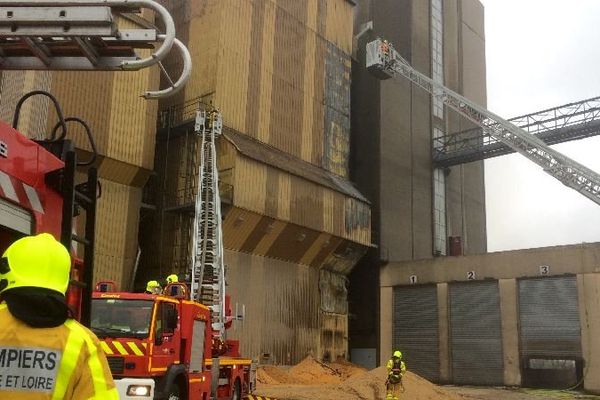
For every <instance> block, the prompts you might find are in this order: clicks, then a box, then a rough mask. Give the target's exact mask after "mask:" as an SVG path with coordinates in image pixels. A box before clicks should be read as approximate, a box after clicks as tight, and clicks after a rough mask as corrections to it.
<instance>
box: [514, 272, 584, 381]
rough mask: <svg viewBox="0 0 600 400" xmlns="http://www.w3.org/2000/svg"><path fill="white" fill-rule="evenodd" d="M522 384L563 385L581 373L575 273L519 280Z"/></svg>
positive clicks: (575, 378) (577, 377)
mask: <svg viewBox="0 0 600 400" xmlns="http://www.w3.org/2000/svg"><path fill="white" fill-rule="evenodd" d="M519 324H520V325H519V328H520V329H519V339H520V354H521V369H522V375H523V381H524V382H523V384H525V385H529V386H540V385H541V386H548V385H552V386H558V387H567V386H569V385H572V384H575V383H577V381H578V380H579V378H580V377H581V332H580V325H579V307H578V299H577V279H576V277H575V276H561V277H545V278H539V279H522V280H520V281H519Z"/></svg>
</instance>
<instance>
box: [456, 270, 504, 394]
mask: <svg viewBox="0 0 600 400" xmlns="http://www.w3.org/2000/svg"><path fill="white" fill-rule="evenodd" d="M449 289H450V346H451V354H452V357H451V360H452V382H453V383H455V384H459V385H465V384H472V385H502V384H503V382H504V362H503V354H502V322H501V317H500V292H499V289H498V282H497V281H492V282H463V283H451V284H450V285H449Z"/></svg>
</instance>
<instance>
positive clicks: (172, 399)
mask: <svg viewBox="0 0 600 400" xmlns="http://www.w3.org/2000/svg"><path fill="white" fill-rule="evenodd" d="M167 400H184V399H183V397H181V390H180V389H179V385H178V384H176V383H174V384H173V385H171V389H170V390H169V394H168V395H167Z"/></svg>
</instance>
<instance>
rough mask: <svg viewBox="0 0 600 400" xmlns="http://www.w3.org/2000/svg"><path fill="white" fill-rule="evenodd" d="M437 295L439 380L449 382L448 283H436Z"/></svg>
mask: <svg viewBox="0 0 600 400" xmlns="http://www.w3.org/2000/svg"><path fill="white" fill-rule="evenodd" d="M437 297H438V337H439V351H440V382H442V383H446V382H450V377H451V374H452V372H451V370H450V344H449V336H448V332H449V331H450V330H449V326H448V324H449V321H450V315H449V312H448V284H447V283H439V284H438V285H437Z"/></svg>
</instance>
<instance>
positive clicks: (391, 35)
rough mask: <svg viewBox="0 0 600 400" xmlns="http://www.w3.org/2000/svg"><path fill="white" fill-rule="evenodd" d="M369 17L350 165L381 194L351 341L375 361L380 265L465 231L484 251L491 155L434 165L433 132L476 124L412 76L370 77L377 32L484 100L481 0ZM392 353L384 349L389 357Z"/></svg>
mask: <svg viewBox="0 0 600 400" xmlns="http://www.w3.org/2000/svg"><path fill="white" fill-rule="evenodd" d="M442 16H443V17H442ZM369 21H371V22H372V26H373V29H372V32H367V33H365V34H364V35H362V36H361V37H359V38H358V43H357V46H358V53H357V59H356V62H355V64H354V65H353V76H352V78H353V87H352V88H353V91H352V122H353V125H352V127H353V134H352V146H353V150H354V151H353V158H352V164H351V165H352V168H351V170H352V179H353V180H354V181H355V182H356V183H357V186H358V188H359V190H360V191H361V192H362V193H364V194H365V196H366V197H367V198H368V199H369V200H371V201H372V204H373V226H374V238H375V239H374V242H375V243H376V245H377V248H376V249H373V250H372V251H370V252H369V254H368V255H367V257H365V258H364V259H363V260H362V261H361V264H360V265H359V266H358V267H357V268H356V269H355V271H354V272H353V274H352V276H351V280H350V302H351V306H350V309H351V310H352V312H353V314H354V315H353V318H354V319H352V320H351V321H352V325H351V327H352V328H351V331H350V335H351V340H350V341H351V345H352V347H353V348H354V352H355V354H358V353H362V354H364V355H365V356H366V355H367V354H370V355H368V357H369V358H370V359H371V360H373V362H374V361H375V358H376V357H375V356H374V355H373V352H374V351H375V349H376V348H378V347H379V346H378V343H377V342H378V339H377V337H378V335H377V331H378V327H377V313H375V312H373V308H374V306H375V305H376V304H378V293H377V289H376V288H377V287H378V286H379V285H378V278H379V276H378V272H379V266H380V265H386V264H388V263H396V262H406V261H411V260H421V259H429V258H432V257H434V256H442V255H445V254H446V251H447V247H448V246H447V237H448V236H452V237H459V238H461V240H462V246H463V249H464V252H465V253H466V254H477V253H484V252H485V251H486V236H485V195H484V183H483V179H484V176H483V162H482V161H479V162H474V163H470V164H465V165H461V166H457V167H454V168H451V169H450V170H445V171H444V170H434V169H433V168H432V138H433V137H434V135H441V134H443V133H444V132H455V131H460V130H463V129H466V128H467V127H469V125H466V124H465V122H464V121H461V119H460V118H458V117H457V116H456V115H455V114H453V113H451V112H448V111H445V110H444V107H443V105H442V106H441V108H440V105H439V104H433V103H432V98H431V96H430V95H429V94H428V93H426V92H425V91H423V90H420V89H418V88H413V87H411V84H410V83H409V82H408V81H398V80H388V81H379V80H377V79H376V78H374V77H373V76H371V75H370V74H369V72H367V71H366V69H365V67H364V62H365V61H364V60H365V55H364V48H365V44H366V42H367V41H368V40H371V39H373V38H374V37H375V36H380V37H383V38H386V39H388V40H389V41H390V42H391V43H394V44H395V46H396V48H397V49H398V51H399V52H400V53H401V54H402V55H403V56H404V57H405V58H406V59H407V60H408V61H409V62H411V63H412V65H413V66H414V67H415V68H417V69H418V70H420V71H422V72H424V73H425V74H427V75H429V76H431V73H432V71H436V74H435V75H434V76H435V77H436V78H437V79H439V80H440V81H443V82H445V85H447V86H448V87H450V88H451V89H454V90H455V91H457V92H460V93H463V94H464V95H465V96H467V97H468V98H471V99H473V100H475V101H476V102H478V103H479V104H482V105H484V106H485V99H486V92H485V54H484V32H483V8H482V6H481V4H480V3H479V2H478V1H476V0H460V1H458V0H457V1H444V2H442V1H436V0H433V1H432V2H419V1H386V0H377V1H364V2H360V3H359V6H358V7H357V10H356V18H355V32H360V31H361V27H362V26H364V24H366V23H368V22H369ZM434 61H435V63H434ZM366 282H368V284H365V283H366ZM365 299H368V301H365ZM381 318H382V320H383V319H385V316H384V315H381ZM369 349H370V350H369ZM357 352H358V353H357ZM386 356H387V353H382V354H381V360H382V359H384V358H385V357H386Z"/></svg>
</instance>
